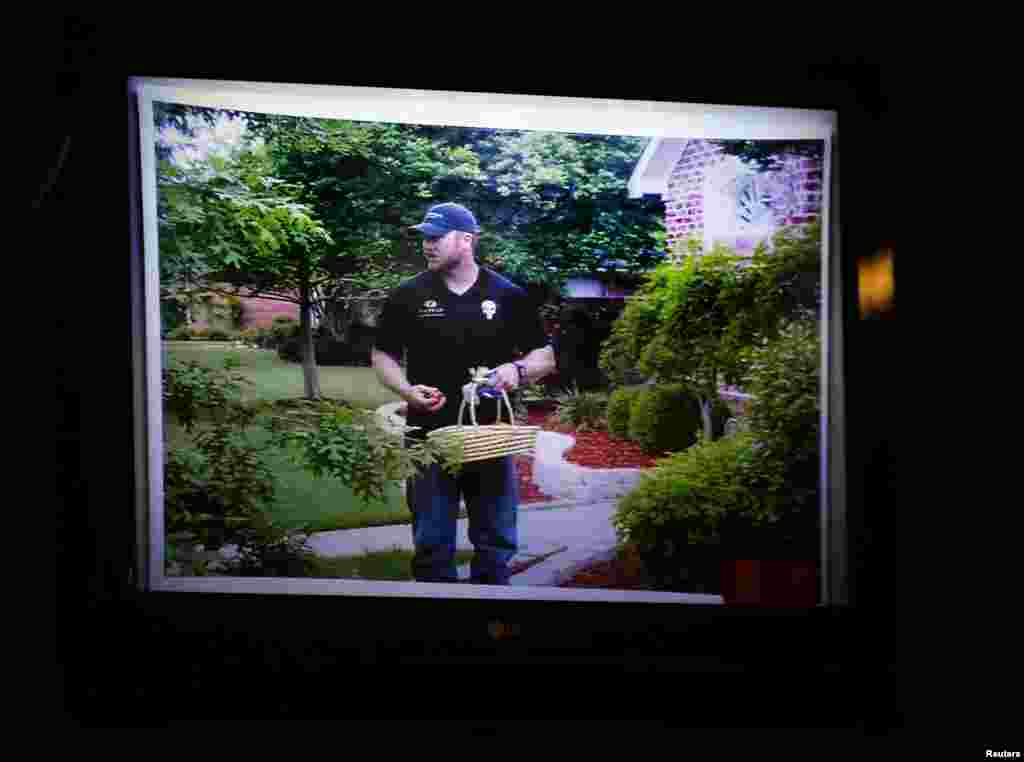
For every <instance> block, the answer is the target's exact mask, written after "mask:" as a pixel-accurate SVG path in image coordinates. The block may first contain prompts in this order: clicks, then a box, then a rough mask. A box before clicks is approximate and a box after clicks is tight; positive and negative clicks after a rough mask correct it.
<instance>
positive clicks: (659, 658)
mask: <svg viewBox="0 0 1024 762" xmlns="http://www.w3.org/2000/svg"><path fill="white" fill-rule="evenodd" d="M197 23H199V22H197ZM203 23H205V22H203ZM199 25H200V26H202V24H199ZM160 28H161V27H160V25H159V24H154V25H139V26H137V27H136V26H133V25H131V24H128V23H123V24H119V25H115V26H111V25H109V22H107V21H97V20H90V19H87V18H78V19H63V20H60V22H58V21H54V22H53V26H52V27H51V28H50V29H46V28H45V27H40V36H39V38H40V41H41V43H40V44H41V45H42V46H44V49H45V50H48V51H50V52H51V53H52V59H49V60H55V61H57V62H58V65H57V66H56V67H55V69H53V70H51V69H44V70H43V71H42V73H41V77H40V86H41V91H42V92H43V93H44V95H45V94H52V97H48V98H46V102H47V105H48V106H49V107H50V108H51V109H52V112H51V113H52V116H53V118H52V119H46V120H43V121H44V122H45V128H44V129H42V130H41V132H40V133H39V134H37V135H36V136H35V137H36V139H37V140H38V142H39V146H40V150H39V151H38V156H39V161H38V162H37V163H36V166H35V167H34V169H35V177H34V180H35V181H34V182H33V183H32V184H31V186H30V187H31V191H32V195H33V197H34V198H33V201H34V202H35V204H36V206H35V207H34V210H33V214H34V215H35V218H36V220H37V225H36V226H35V229H36V230H38V231H40V236H41V238H42V240H43V244H44V250H45V251H48V252H52V253H54V254H55V255H56V258H58V259H59V270H60V274H61V277H60V278H59V284H58V286H59V289H58V295H57V299H58V301H57V304H58V305H59V306H58V309H56V310H55V311H56V313H57V330H58V337H59V339H60V340H59V341H58V343H57V345H56V346H55V350H56V351H55V355H56V356H57V359H58V367H57V392H58V395H57V398H58V413H57V415H58V427H57V451H58V458H57V475H58V484H59V487H58V498H59V499H58V521H57V524H58V532H57V547H58V554H57V593H58V595H57V603H58V607H57V630H56V633H57V645H58V665H59V667H60V668H61V670H62V674H63V681H62V682H61V683H60V684H59V688H60V691H59V695H60V696H61V698H62V701H63V711H64V714H63V717H64V718H65V719H67V720H69V721H71V722H75V723H77V724H78V725H80V726H86V727H128V726H155V727H170V726H174V725H175V724H176V723H177V722H178V721H188V720H204V719H205V720H218V721H224V720H227V719H241V720H248V721H251V720H256V719H259V718H270V719H284V718H287V719H296V720H298V719H318V720H319V719H327V720H331V721H334V722H338V721H345V720H354V719H357V718H374V719H381V720H394V719H399V718H403V719H405V718H407V719H428V718H430V719H443V720H448V721H449V723H450V730H447V729H446V730H442V728H444V727H445V726H441V725H432V726H430V727H431V728H432V729H433V732H435V733H437V736H436V739H435V742H436V743H437V744H438V745H439V747H444V749H445V750H448V749H451V748H458V747H453V746H451V745H450V744H453V743H455V744H457V743H458V742H459V740H460V738H461V739H466V740H468V739H469V737H470V736H479V735H482V736H484V737H488V736H489V737H497V736H495V735H493V734H494V733H496V732H497V731H492V730H490V728H491V727H492V726H493V725H495V722H496V720H498V719H510V718H513V717H532V718H536V719H544V720H565V719H594V718H600V717H608V718H614V719H630V718H632V719H637V720H645V721H651V720H652V719H653V718H662V719H663V720H664V721H663V722H662V721H659V722H656V723H653V724H651V723H647V724H644V725H637V726H635V727H636V728H637V729H638V731H639V730H640V729H642V728H647V729H651V728H653V727H655V726H659V727H680V726H685V727H688V728H691V729H694V730H696V729H701V728H709V729H710V728H748V727H750V728H764V729H768V728H790V729H801V728H818V729H836V730H835V732H837V733H838V732H846V733H848V734H849V735H851V736H856V737H868V738H887V737H891V736H893V735H894V734H896V733H898V731H900V730H901V729H902V728H903V727H904V720H905V713H906V711H907V710H908V709H909V707H908V706H907V693H906V691H905V684H904V679H905V672H904V671H903V668H902V666H901V665H902V661H903V659H902V648H903V645H904V643H903V640H902V639H901V636H900V633H899V628H898V627H894V623H895V622H896V621H898V620H897V617H898V616H899V613H898V612H899V610H900V608H899V606H898V604H900V603H902V600H903V599H902V596H903V594H904V592H905V591H904V590H903V585H904V583H903V576H902V575H903V572H902V570H901V564H900V560H901V559H900V550H899V548H900V543H899V536H898V532H897V528H896V526H897V522H896V519H895V516H894V514H893V510H894V505H895V504H896V501H895V499H894V491H895V465H894V463H895V456H894V452H893V448H894V443H893V431H894V429H895V426H894V415H895V402H894V400H893V396H894V395H893V391H892V390H893V388H894V386H895V380H894V370H893V363H894V360H895V355H894V347H895V342H894V329H895V311H894V310H893V311H891V312H890V313H888V314H887V315H885V316H882V317H877V318H874V319H871V320H860V319H858V318H857V314H856V306H855V305H856V302H855V299H853V298H850V297H852V296H853V287H854V284H855V282H856V277H855V269H854V268H855V260H854V258H855V257H856V256H870V255H871V254H873V253H874V252H876V251H877V250H878V249H879V248H881V247H882V246H884V245H890V246H894V245H895V240H894V236H895V196H896V192H897V191H896V187H897V183H896V182H895V167H896V161H895V145H894V141H893V139H892V138H891V137H890V130H891V126H892V124H893V110H894V103H893V97H894V90H895V88H894V85H893V83H894V81H895V79H896V75H897V73H898V71H897V67H894V66H889V65H886V66H882V65H880V64H879V63H878V62H877V61H876V62H873V63H868V62H866V61H864V60H858V59H850V60H848V61H845V62H843V61H836V62H833V63H829V64H827V65H818V66H790V67H788V68H787V67H786V66H781V65H773V66H772V67H758V66H743V67H739V68H736V69H725V70H723V69H721V67H719V66H715V67H711V66H706V67H700V68H699V73H698V74H696V75H695V74H692V73H691V74H689V75H687V76H680V75H679V74H678V73H677V72H676V71H675V70H674V69H673V67H674V66H675V65H678V61H679V59H678V57H677V56H672V55H668V56H666V59H665V60H660V59H655V58H650V59H648V58H646V57H645V56H644V55H641V56H639V58H638V57H637V56H634V55H630V56H626V59H628V62H627V63H624V62H621V61H616V60H609V61H608V62H607V63H605V64H604V66H603V68H601V69H595V68H594V67H593V65H592V64H591V63H587V64H586V65H585V66H584V65H582V64H580V65H573V64H572V63H571V62H572V61H574V60H577V59H575V58H574V57H573V56H572V55H571V54H569V53H568V52H567V51H565V52H561V53H554V52H549V53H547V54H543V55H542V54H538V55H537V56H536V57H535V58H533V57H531V56H529V55H525V54H523V53H520V55H519V56H517V57H513V60H511V61H510V62H509V63H508V64H507V65H506V66H499V65H496V64H495V65H489V63H490V59H491V56H488V55H483V56H482V60H481V50H480V47H479V46H480V44H481V42H480V40H479V39H478V38H477V33H476V32H475V31H474V32H473V33H471V35H470V37H469V39H467V40H464V41H461V42H460V40H462V38H461V37H460V35H459V34H458V29H457V28H452V29H449V30H448V31H447V32H446V33H445V34H442V35H440V36H438V35H437V34H430V35H424V34H422V33H419V32H417V31H416V30H412V32H411V34H410V37H409V38H408V39H398V37H397V35H396V32H395V31H394V30H393V29H390V28H388V29H387V30H386V34H384V35H383V36H382V37H381V41H380V44H379V45H373V46H372V47H371V48H370V49H359V50H358V51H357V50H356V49H355V48H353V47H352V39H353V37H355V38H359V37H361V36H363V33H362V32H361V31H360V34H355V35H353V34H351V32H353V31H359V29H358V25H356V26H355V27H353V29H351V30H349V32H345V33H341V32H339V35H338V37H337V38H336V39H333V40H332V39H328V40H326V41H325V42H323V43H314V42H312V41H311V40H308V39H306V38H305V37H303V36H302V35H297V36H296V37H295V39H294V40H293V41H292V42H291V43H290V44H288V43H282V42H281V41H279V40H278V39H277V38H276V37H274V39H267V36H268V35H271V32H272V31H273V32H274V33H276V34H281V30H269V29H267V28H265V27H264V28H262V29H261V30H259V31H260V34H259V35H258V37H259V38H260V39H264V40H265V42H261V43H259V44H255V43H253V42H252V39H253V37H252V36H249V35H246V34H243V33H242V32H241V31H240V30H233V29H232V28H230V27H229V28H227V29H225V30H223V31H222V32H221V33H218V34H216V35H213V34H199V33H198V31H197V32H196V34H195V35H194V36H188V35H187V36H180V35H173V34H171V33H170V32H161V31H160ZM232 31H234V32H235V34H234V36H233V35H232ZM449 32H450V35H449ZM51 33H52V34H51ZM578 36H579V39H580V44H581V47H583V48H584V49H586V42H585V39H584V37H583V36H582V35H578ZM327 37H328V38H330V37H331V35H330V34H328V35H327ZM224 40H233V43H226V42H224ZM446 40H447V41H448V42H444V41H446ZM442 43H443V44H442ZM618 44H620V45H621V44H624V43H618ZM320 45H323V47H322V48H321V47H320ZM293 50H295V51H298V52H299V55H294V56H293V55H292V54H291V51H293ZM317 50H322V51H323V52H322V53H321V54H320V55H314V54H312V51H317ZM303 51H304V52H305V55H302V54H301V53H302V52H303ZM424 56H426V57H427V59H428V60H429V64H428V65H424V63H423V60H422V59H423V57H424ZM448 57H450V59H449V58H448ZM524 57H525V59H527V60H526V62H525V63H524ZM296 58H297V59H298V60H302V61H304V63H303V64H301V65H299V64H286V63H285V62H286V61H290V60H296ZM494 58H495V59H497V58H500V57H499V56H494ZM592 58H593V56H592V55H591V56H588V57H587V58H586V60H587V61H590V60H592ZM612 58H614V56H613V57H612ZM719 60H721V59H719ZM711 69H714V70H716V71H717V72H718V73H716V74H714V75H712V74H710V73H708V71H707V70H711ZM687 71H690V72H692V71H693V69H692V68H691V69H687ZM441 72H443V74H442V73H441ZM130 75H138V76H174V77H194V78H202V79H248V80H257V81H270V82H281V81H295V82H303V83H308V84H318V83H323V84H339V85H366V86H377V85H379V86H398V87H408V88H423V89H445V90H475V91H490V92H508V93H526V94H538V95H572V96H578V97H601V98H630V99H644V100H674V101H707V102H712V103H723V102H725V103H739V104H747V105H765V106H798V107H809V108H835V107H839V108H841V114H840V120H841V121H840V130H841V135H843V136H844V137H843V138H842V139H843V141H844V142H843V143H842V147H841V151H842V153H841V156H842V162H843V164H842V169H841V178H842V180H841V182H842V200H841V203H842V205H843V207H842V210H843V221H844V223H846V225H845V228H844V233H843V235H844V241H843V245H844V251H845V254H846V256H847V259H846V262H845V265H844V267H845V271H844V278H845V280H846V283H847V284H848V286H849V287H850V296H849V297H848V301H849V302H850V310H849V314H848V316H847V317H848V320H849V324H848V326H847V344H846V346H845V347H843V350H844V351H845V352H846V358H845V361H846V367H847V368H848V369H849V373H850V377H849V380H848V392H847V394H848V405H849V409H848V411H847V415H848V418H847V420H848V422H849V423H848V432H847V433H848V437H849V441H848V455H849V464H848V469H849V484H850V487H851V489H850V494H849V512H850V515H851V525H850V531H851V538H852V539H853V549H852V550H853V553H852V561H853V563H854V565H855V571H856V575H855V577H854V579H855V582H856V584H855V585H854V587H853V589H852V595H851V599H852V600H851V603H852V605H851V606H850V607H849V608H847V609H843V610H832V611H817V612H809V613H798V614H795V615H788V616H783V615H782V614H781V613H779V612H747V613H742V612H739V613H737V612H731V614H730V615H728V616H726V615H725V614H723V613H721V612H719V613H718V614H716V615H714V616H712V615H709V616H708V618H707V620H706V621H703V622H702V621H701V620H696V619H691V618H687V619H686V620H685V621H684V620H683V619H682V618H681V617H680V618H679V619H678V620H677V619H675V618H673V617H671V616H670V615H669V613H668V611H667V609H665V608H663V607H650V606H635V607H634V606H612V605H611V604H599V605H589V606H588V605H583V604H576V603H571V604H570V603H559V604H538V603H528V602H500V601H499V602H483V601H481V602H458V601H437V600H430V601H412V600H410V601H403V602H402V603H401V605H395V601H394V600H389V599H383V600H375V599H369V598H367V599H346V600H337V601H335V600H334V599H327V598H320V599H316V600H313V601H308V600H305V599H300V598H285V599H280V598H278V599H274V598H267V599H260V601H259V605H256V601H255V600H254V598H253V596H237V597H236V596H230V595H209V596H205V595H204V596H198V595H197V596H189V595H176V596H171V595H148V596H139V595H138V594H137V593H135V591H134V588H133V585H132V583H131V580H130V578H129V571H128V570H129V569H131V568H132V566H133V560H132V555H133V543H134V527H133V522H132V511H133V489H134V485H133V482H132V479H133V473H132V451H131V437H132V429H131V427H132V421H131V399H132V390H131V383H132V381H131V354H130V323H129V319H130V316H129V315H130V313H129V296H128V295H129V277H128V273H129V270H128V261H129V260H128V252H129V249H128V244H129V235H128V232H129V224H128V223H129V220H128V205H127V203H126V202H127V192H128V185H127V177H128V170H129V166H128V162H127V158H126V153H127V150H126V149H127V146H128V130H129V119H128V115H127V105H128V104H127V98H126V77H127V76H130ZM68 136H70V137H71V142H70V144H69V145H68V146H67V151H66V154H65V156H64V159H63V161H60V157H61V155H62V149H63V148H64V147H65V141H66V138H67V137H68ZM58 164H59V170H57V167H58ZM55 170H56V171H55ZM51 180H52V183H51V182H50V181H51ZM853 220H855V221H856V225H853V224H851V221H853ZM54 264H56V262H55V263H54ZM98 368H102V370H98ZM520 603H521V605H520ZM334 604H336V605H334ZM332 605H334V608H333V610H332ZM492 622H504V623H508V624H510V625H512V626H513V628H514V631H513V635H512V636H510V637H504V638H495V637H493V636H492V634H491V632H490V631H489V628H488V625H489V624H490V623H492ZM428 667H430V668H429V669H428ZM898 667H899V668H898ZM864 691H868V692H869V694H870V698H869V699H865V698H864ZM784 696H787V697H789V698H787V699H786V700H783V697H784ZM481 716H482V717H484V718H490V719H483V720H480V719H477V720H473V721H469V720H468V718H470V717H478V718H479V717H481ZM463 718H467V719H465V720H464V719H463ZM555 727H557V726H555ZM565 727H566V728H568V727H569V726H565ZM460 734H461V736H460ZM489 734H490V735H489ZM556 735H561V736H563V740H567V739H565V738H564V735H565V734H564V733H561V734H556ZM585 735H586V734H583V735H581V736H580V739H579V740H580V742H581V743H582V742H583V741H584V740H585ZM513 738H516V739H519V738H520V736H519V735H516V736H513ZM526 738H529V739H532V740H529V741H525V740H524V743H522V744H518V745H517V746H512V747H511V748H518V749H519V750H520V751H521V752H523V751H526V752H529V751H530V750H531V749H535V748H538V746H537V744H538V743H539V737H536V736H533V735H530V734H527V735H526ZM804 738H805V739H806V738H808V736H804ZM731 739H732V740H731V741H730V743H735V742H736V739H737V737H736V736H731ZM342 740H343V735H342V734H339V735H338V736H336V737H335V738H334V741H342ZM427 745H431V744H427ZM502 745H503V746H504V745H506V744H502ZM490 748H493V747H490ZM540 748H542V747H540ZM992 748H999V747H997V746H996V747H992ZM352 750H354V749H352ZM469 753H477V750H476V748H475V747H473V749H472V750H471V751H469ZM541 753H543V752H541Z"/></svg>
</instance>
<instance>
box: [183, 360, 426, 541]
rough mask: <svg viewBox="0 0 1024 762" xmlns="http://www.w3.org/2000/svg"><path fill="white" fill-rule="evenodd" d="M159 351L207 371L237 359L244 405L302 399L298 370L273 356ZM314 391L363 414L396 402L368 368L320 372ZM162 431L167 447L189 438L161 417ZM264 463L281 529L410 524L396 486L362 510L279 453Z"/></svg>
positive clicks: (331, 483)
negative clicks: (359, 408)
mask: <svg viewBox="0 0 1024 762" xmlns="http://www.w3.org/2000/svg"><path fill="white" fill-rule="evenodd" d="M164 346H165V350H166V353H167V355H168V356H169V357H171V358H173V359H175V360H179V361H187V360H193V359H194V360H197V361H198V362H200V363H202V364H204V365H209V366H211V367H222V363H223V361H224V358H226V357H228V356H229V355H234V356H236V357H238V358H239V359H240V360H241V362H242V366H241V367H240V368H239V369H238V372H239V373H241V374H242V375H243V376H245V377H246V378H247V379H248V380H250V381H252V382H253V384H252V385H251V386H249V385H244V386H243V394H244V396H245V399H246V400H247V401H255V400H256V399H260V398H262V399H267V400H279V399H294V398H299V397H302V396H303V394H304V388H303V382H302V369H301V367H300V366H298V365H295V364H293V363H286V362H284V361H282V360H281V359H280V358H279V357H278V356H277V353H276V352H269V351H266V350H250V349H235V348H232V347H229V346H227V345H225V344H219V345H217V344H216V343H214V342H199V341H196V342H187V341H185V342H165V344H164ZM320 386H321V392H322V393H323V394H324V395H325V396H328V397H332V398H342V399H345V400H347V401H349V402H352V403H354V404H356V405H360V406H364V407H368V408H376V407H379V406H380V405H383V404H385V403H387V402H392V401H397V399H398V398H397V397H396V396H395V395H393V394H392V393H391V392H390V391H389V390H388V389H386V388H384V387H382V386H381V385H380V384H379V383H378V382H377V378H376V374H375V373H374V371H373V369H372V368H347V367H330V368H321V369H320ZM164 425H165V427H166V442H167V445H168V447H181V446H187V445H188V444H189V442H190V441H191V439H190V436H189V435H188V434H186V433H185V431H184V430H183V429H182V428H181V427H180V426H178V425H177V422H176V421H175V420H174V419H173V418H172V417H170V416H165V417H164ZM246 434H247V436H249V438H250V441H252V442H253V443H254V444H256V445H257V446H259V445H262V444H265V443H266V442H267V440H268V439H269V438H270V434H269V433H268V432H267V431H265V430H264V429H263V428H261V427H259V426H251V427H249V428H248V429H247V430H246ZM266 459H267V462H268V463H269V465H270V467H271V469H272V470H273V473H274V475H275V477H276V478H277V501H276V503H275V505H274V506H273V508H272V513H273V515H274V516H275V517H276V518H277V519H278V520H280V521H281V522H282V523H283V524H285V525H286V526H289V527H298V526H301V525H303V524H305V523H307V522H309V523H312V524H313V530H314V531H329V530H334V529H356V528H360V527H368V526H384V525H388V524H404V523H409V522H410V521H411V520H412V516H411V514H410V513H409V510H408V508H407V507H406V505H405V500H404V498H403V497H402V494H401V491H400V489H399V485H398V484H395V485H393V486H392V487H391V488H390V489H389V490H388V491H387V492H386V494H385V499H384V502H383V503H381V502H372V503H370V504H365V503H363V501H362V500H361V499H359V498H357V497H355V496H354V495H353V494H352V492H351V490H349V489H348V488H347V487H346V486H345V485H343V484H341V483H340V482H337V481H335V480H332V479H329V478H323V479H317V478H316V477H314V476H313V475H312V474H310V473H308V472H307V471H304V470H303V469H302V467H301V466H298V465H296V464H294V463H292V462H291V461H289V460H288V458H287V456H286V455H285V454H284V453H281V452H278V451H276V450H269V449H268V450H267V451H266Z"/></svg>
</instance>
